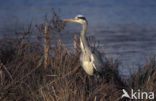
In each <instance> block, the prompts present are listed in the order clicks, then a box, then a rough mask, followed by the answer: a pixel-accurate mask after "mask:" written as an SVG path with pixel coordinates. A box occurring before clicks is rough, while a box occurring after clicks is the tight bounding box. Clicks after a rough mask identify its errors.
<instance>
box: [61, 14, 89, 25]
mask: <svg viewBox="0 0 156 101" xmlns="http://www.w3.org/2000/svg"><path fill="white" fill-rule="evenodd" d="M63 21H71V22H77V23H80V24H85V23H86V24H87V20H86V18H85V17H84V16H83V15H77V16H76V17H74V18H69V19H63Z"/></svg>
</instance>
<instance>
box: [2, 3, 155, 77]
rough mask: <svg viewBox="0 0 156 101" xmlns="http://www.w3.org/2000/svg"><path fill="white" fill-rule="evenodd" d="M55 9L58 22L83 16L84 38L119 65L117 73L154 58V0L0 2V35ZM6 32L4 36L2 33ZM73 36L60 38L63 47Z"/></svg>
mask: <svg viewBox="0 0 156 101" xmlns="http://www.w3.org/2000/svg"><path fill="white" fill-rule="evenodd" d="M52 7H53V8H55V9H58V8H60V9H61V11H59V10H57V13H58V14H59V16H60V17H61V18H71V17H74V16H76V15H77V14H83V15H85V16H86V18H87V20H88V22H89V26H88V32H87V35H88V36H89V35H94V36H95V37H96V39H97V40H99V41H100V42H101V46H103V47H104V49H103V50H102V51H104V52H105V53H106V55H107V56H108V57H113V58H117V59H119V60H120V61H121V63H122V64H121V65H120V70H121V71H122V73H124V74H125V73H128V71H129V70H128V67H131V68H134V69H136V67H137V65H138V64H141V65H142V64H144V62H145V58H146V57H147V58H148V57H150V56H153V55H155V54H156V51H155V50H156V29H155V26H156V12H155V11H156V1H155V0H150V1H149V0H148V1H147V0H124V1H123V0H118V1H116V0H99V1H96V0H88V1H83V0H77V1H73V0H68V1H63V0H44V1H43V0H38V1H37V2H36V1H35V0H15V1H14V2H13V1H11V0H5V1H1V2H0V35H1V34H2V33H3V34H4V33H8V32H13V31H16V30H18V29H19V28H20V27H21V26H23V25H26V24H29V23H30V22H31V21H33V23H34V24H38V23H41V22H42V21H43V16H44V15H45V14H49V13H50V8H52ZM80 28H81V27H80V25H79V24H74V23H69V24H67V26H66V28H65V30H66V31H70V32H78V31H80V30H81V29H80ZM6 31H7V32H6ZM72 37H73V34H66V35H63V36H62V39H63V40H64V42H65V44H66V45H67V46H69V47H70V46H72V44H71V43H72V41H73V40H68V39H72Z"/></svg>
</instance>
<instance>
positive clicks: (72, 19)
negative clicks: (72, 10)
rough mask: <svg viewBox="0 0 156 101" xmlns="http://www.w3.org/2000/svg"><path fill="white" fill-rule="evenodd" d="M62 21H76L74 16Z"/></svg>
mask: <svg viewBox="0 0 156 101" xmlns="http://www.w3.org/2000/svg"><path fill="white" fill-rule="evenodd" d="M63 21H72V22H76V20H75V19H74V18H70V19H63Z"/></svg>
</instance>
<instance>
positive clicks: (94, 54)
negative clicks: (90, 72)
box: [90, 50, 103, 72]
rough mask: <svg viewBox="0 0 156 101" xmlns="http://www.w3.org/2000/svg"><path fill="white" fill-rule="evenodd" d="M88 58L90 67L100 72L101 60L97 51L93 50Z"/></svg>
mask: <svg viewBox="0 0 156 101" xmlns="http://www.w3.org/2000/svg"><path fill="white" fill-rule="evenodd" d="M90 58H91V62H92V65H93V67H94V68H95V70H96V71H98V72H101V71H102V68H103V60H102V57H101V55H100V53H99V52H98V51H96V50H94V52H92V54H91V56H90Z"/></svg>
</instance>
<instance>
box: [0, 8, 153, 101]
mask: <svg viewBox="0 0 156 101" xmlns="http://www.w3.org/2000/svg"><path fill="white" fill-rule="evenodd" d="M45 21H46V23H47V29H48V30H47V33H48V34H49V35H50V36H49V39H50V40H49V42H48V44H49V46H48V51H46V68H44V66H45V63H44V61H45V58H44V56H45V53H44V52H45V50H44V47H46V46H44V45H45V44H44V45H43V40H44V34H45V31H44V26H45V24H40V25H37V26H36V28H33V29H35V30H38V33H40V34H34V31H33V29H32V25H30V26H28V28H27V29H26V31H24V32H17V33H16V34H15V36H16V37H4V38H2V40H0V41H1V43H0V101H119V100H121V95H122V91H121V90H122V89H123V88H125V89H128V88H130V87H132V88H134V87H137V85H138V86H139V85H140V82H141V87H142V88H143V89H145V88H146V89H147V90H155V89H156V88H155V74H156V72H155V60H151V62H150V63H149V64H146V65H145V67H146V68H148V69H143V72H142V73H143V74H145V76H143V74H136V75H134V76H133V78H132V80H131V82H130V83H129V84H126V83H124V82H123V81H122V80H121V79H120V76H119V71H118V66H119V64H118V62H117V61H116V60H113V59H112V58H111V59H108V58H106V57H105V55H104V56H103V59H104V63H105V65H104V67H107V68H109V69H108V70H107V71H106V72H105V73H104V74H103V77H102V80H100V82H98V83H97V82H96V80H95V78H94V77H90V76H88V75H87V74H86V73H85V72H84V70H83V69H82V68H81V66H80V62H79V55H80V49H79V38H78V37H76V36H75V37H74V42H73V47H74V48H73V50H71V51H69V50H68V49H67V47H66V46H65V45H64V44H63V42H62V41H61V39H59V37H56V36H55V35H56V34H59V32H60V31H61V30H63V29H64V26H65V24H64V22H62V21H61V20H60V18H59V16H58V15H57V14H56V12H55V11H54V10H53V11H52V16H51V19H48V17H46V20H45ZM34 36H35V38H34ZM51 36H52V37H51ZM32 38H33V40H36V41H32ZM52 41H53V42H52ZM88 41H89V42H94V43H92V46H93V47H96V48H97V46H96V45H97V44H95V41H94V38H89V39H88ZM47 53H48V55H47ZM152 61H153V62H152ZM142 79H143V80H142ZM136 80H138V81H139V80H141V81H139V82H138V81H136ZM144 82H146V83H144ZM149 85H150V88H149ZM122 100H123V101H126V100H125V99H122Z"/></svg>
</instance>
